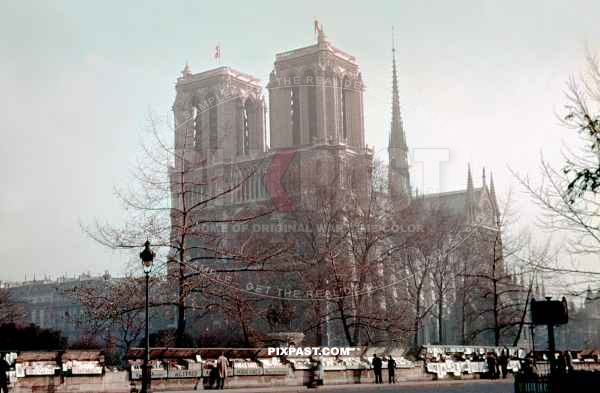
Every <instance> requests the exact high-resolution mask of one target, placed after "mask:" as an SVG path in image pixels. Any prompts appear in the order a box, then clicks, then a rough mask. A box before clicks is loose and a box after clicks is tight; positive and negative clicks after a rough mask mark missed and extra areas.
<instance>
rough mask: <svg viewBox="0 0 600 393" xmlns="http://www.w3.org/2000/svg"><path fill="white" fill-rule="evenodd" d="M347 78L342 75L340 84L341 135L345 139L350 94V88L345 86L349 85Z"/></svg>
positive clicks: (346, 136)
mask: <svg viewBox="0 0 600 393" xmlns="http://www.w3.org/2000/svg"><path fill="white" fill-rule="evenodd" d="M349 85H350V84H349V82H348V78H347V77H344V79H343V80H342V85H341V101H342V102H341V112H340V117H341V119H340V120H341V122H342V137H343V138H344V140H345V139H347V138H348V117H349V116H348V95H349V94H350V90H349V89H348V88H347V87H346V86H349Z"/></svg>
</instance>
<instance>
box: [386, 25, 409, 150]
mask: <svg viewBox="0 0 600 393" xmlns="http://www.w3.org/2000/svg"><path fill="white" fill-rule="evenodd" d="M389 146H390V147H395V148H401V149H404V150H408V147H407V145H406V136H405V135H404V125H403V124H402V115H401V113H400V93H399V92H398V69H397V67H396V43H395V41H394V28H393V27H392V127H391V132H390V142H389Z"/></svg>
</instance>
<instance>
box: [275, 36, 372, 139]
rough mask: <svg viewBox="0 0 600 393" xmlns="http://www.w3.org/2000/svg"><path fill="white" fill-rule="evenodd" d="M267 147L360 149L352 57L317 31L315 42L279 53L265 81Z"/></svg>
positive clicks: (358, 86) (357, 78)
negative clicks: (317, 145) (326, 145)
mask: <svg viewBox="0 0 600 393" xmlns="http://www.w3.org/2000/svg"><path fill="white" fill-rule="evenodd" d="M267 88H268V89H269V106H270V126H271V127H270V129H271V138H270V145H271V147H272V148H283V147H297V146H302V145H310V144H315V143H323V142H327V143H342V144H347V145H349V146H351V147H356V148H363V147H364V146H365V141H364V124H363V123H364V118H363V117H364V114H363V88H364V86H363V83H362V76H361V73H360V71H359V67H358V63H357V62H356V59H355V58H354V57H353V56H351V55H349V54H347V53H344V52H342V51H341V50H339V49H337V48H334V47H333V46H332V45H331V44H330V43H329V41H327V38H326V37H325V34H324V33H323V30H322V28H320V29H319V34H318V42H317V44H316V45H311V46H308V47H304V48H300V49H295V50H291V51H287V52H283V53H279V54H277V55H276V58H275V66H274V69H273V71H272V72H271V76H270V80H269V84H268V86H267Z"/></svg>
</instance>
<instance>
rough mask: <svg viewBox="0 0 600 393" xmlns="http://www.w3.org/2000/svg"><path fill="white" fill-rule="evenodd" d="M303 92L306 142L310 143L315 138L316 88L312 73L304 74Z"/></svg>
mask: <svg viewBox="0 0 600 393" xmlns="http://www.w3.org/2000/svg"><path fill="white" fill-rule="evenodd" d="M304 86H305V88H304V90H305V91H306V94H307V97H306V105H307V113H306V114H307V117H308V141H309V143H312V142H313V140H314V139H315V138H316V137H317V94H318V86H317V85H316V83H315V75H314V73H313V72H312V71H310V70H309V71H306V73H305V74H304Z"/></svg>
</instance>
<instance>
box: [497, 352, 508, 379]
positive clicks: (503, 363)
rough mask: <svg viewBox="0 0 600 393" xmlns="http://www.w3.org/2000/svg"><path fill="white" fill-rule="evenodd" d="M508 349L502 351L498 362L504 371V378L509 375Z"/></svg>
mask: <svg viewBox="0 0 600 393" xmlns="http://www.w3.org/2000/svg"><path fill="white" fill-rule="evenodd" d="M507 352H508V351H506V350H504V349H503V350H502V352H500V358H498V363H499V365H500V370H501V371H502V378H503V379H505V378H506V376H507V375H508V355H507Z"/></svg>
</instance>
